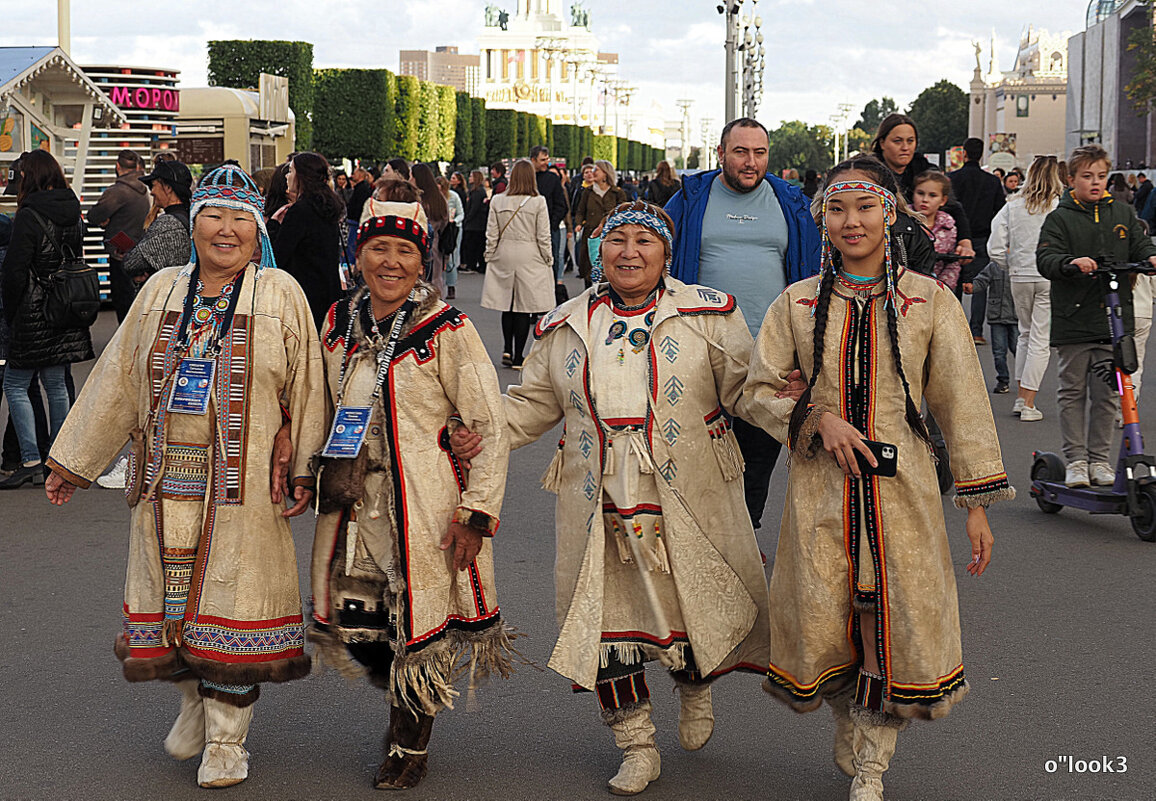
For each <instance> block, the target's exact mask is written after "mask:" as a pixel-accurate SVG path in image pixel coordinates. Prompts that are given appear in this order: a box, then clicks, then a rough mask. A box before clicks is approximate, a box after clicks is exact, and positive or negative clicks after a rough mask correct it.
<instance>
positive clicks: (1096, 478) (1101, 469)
mask: <svg viewBox="0 0 1156 801" xmlns="http://www.w3.org/2000/svg"><path fill="white" fill-rule="evenodd" d="M1090 472H1091V474H1092V476H1091V477H1092V483H1093V484H1095V485H1096V486H1097V487H1110V486H1112V485H1113V484H1115V483H1116V471H1115V470H1113V469H1112V465H1110V464H1108V463H1107V462H1092V468H1091V471H1090Z"/></svg>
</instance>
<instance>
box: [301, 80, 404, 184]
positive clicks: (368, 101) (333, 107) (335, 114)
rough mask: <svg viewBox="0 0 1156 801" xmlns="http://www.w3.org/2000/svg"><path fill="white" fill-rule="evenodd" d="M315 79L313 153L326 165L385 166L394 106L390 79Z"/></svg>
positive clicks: (394, 85) (394, 86)
mask: <svg viewBox="0 0 1156 801" xmlns="http://www.w3.org/2000/svg"><path fill="white" fill-rule="evenodd" d="M314 76H315V77H314V82H315V88H316V98H315V100H314V105H313V115H314V126H313V149H314V150H316V151H317V152H319V153H321V154H322V155H324V156H325V157H326V158H328V159H330V161H338V160H340V159H341V158H342V157H347V158H351V159H368V160H370V161H385V160H386V159H387V158H389V157H390V156H392V155H393V153H392V152H391V148H392V147H393V131H394V106H395V105H396V103H397V79H396V78H395V77H394V75H393V73H392V72H390V71H389V70H361V69H327V70H317V71H316V73H314Z"/></svg>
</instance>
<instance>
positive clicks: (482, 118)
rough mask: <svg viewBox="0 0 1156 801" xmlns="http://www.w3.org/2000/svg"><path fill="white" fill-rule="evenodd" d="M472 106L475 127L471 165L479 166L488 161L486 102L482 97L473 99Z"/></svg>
mask: <svg viewBox="0 0 1156 801" xmlns="http://www.w3.org/2000/svg"><path fill="white" fill-rule="evenodd" d="M470 104H471V105H472V106H473V114H472V115H471V118H472V122H473V125H474V137H473V138H474V150H473V156H472V158H471V159H470V161H469V164H471V165H473V166H479V165H481V164H484V163H485V161H486V136H487V128H486V101H485V100H483V99H482V98H480V97H472V98H470Z"/></svg>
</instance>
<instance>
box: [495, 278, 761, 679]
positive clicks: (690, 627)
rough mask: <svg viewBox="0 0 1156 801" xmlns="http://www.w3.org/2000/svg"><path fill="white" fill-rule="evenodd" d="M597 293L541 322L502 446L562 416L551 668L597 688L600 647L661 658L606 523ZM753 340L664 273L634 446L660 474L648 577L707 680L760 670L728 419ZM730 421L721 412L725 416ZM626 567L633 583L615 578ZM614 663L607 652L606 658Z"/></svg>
mask: <svg viewBox="0 0 1156 801" xmlns="http://www.w3.org/2000/svg"><path fill="white" fill-rule="evenodd" d="M607 293H608V284H598V285H596V286H595V287H593V288H591V289H589V290H587V291H586V292H584V293H583V294H581V295H579V296H578V297H576V298H574V299H572V300H570V301H568V302H566V303H564V304H562V305H561V306H559V307H558V308H557V309H555V310H554V311H552V312H550V314H548V315H547V316H546V317H544V318H542V320H540V321H539V323H538V326H537V329H536V332H535V333H536V336H537V337H538V341H537V343H536V344H535V346H534V348H533V350H532V351H531V352H530V355H529V357H528V358H527V360H526V365H525V369H524V370H523V372H522V384H521V385H520V386H515V387H511V388H510V389H509V391H508V393H507V396H506V415H507V418H508V420H509V426H510V447H511V448H518V447H521V446H523V445H526V444H528V443H530V442H533V441H535V440H537V439H538V438H539V437H541V436H542V435H544V434H545V433H546V432H548V431H549V430H550V429H551V428H553V427H554V426H555V425H556V424H557V423H558V422H559V421H562V420H565V423H566V428H565V436H564V441H563V442H562V443H560V444H559V450H558V452H557V454H556V456H555V457H554V461H553V462H552V463H551V466H550V469H549V470H548V471H547V472H548V477H547V479H546V480H545V484H547V485H548V488H553V489H555V491H557V492H558V501H557V508H556V511H555V526H556V543H557V559H556V562H555V573H554V578H555V612H556V617H557V621H558V625H559V627H560V629H561V631H560V633H559V637H558V641H557V643H556V645H555V647H554V651H553V654H552V656H551V658H550V667H551V668H553V669H554V670H556V671H557V672H558V673H560V674H562V675H563V676H565V677H567V678H569V679H570V680H571V681H573V682H574V683H576V684H578V685H580V686H582V687H585V688H587V689H593V688H594V685H595V681H596V677H597V674H598V669H599V664H600V660H601V659H602V658H603V656H604V649H611V650H613V649H616V648H617V649H619V650H618V651H615V653H618V652H619V651H620V652H621V655H622V656H623V657H625V659H624V661H631V660H633V661H638V660H641V659H642V658H656V657H657V656H658V655H659V652H662V651H665V650H666V649H669V648H670V646H671V642H670V641H666V642H663V641H660V640H659V639H657V632H656V631H654V629H655V624H654V621H653V614H652V612H651V611H650V604H649V601H648V600H647V596H646V594H645V592H644V591H643V588H642V587H641V582H640V581H639V580H638V568H637V566H636V565H633V564H631V565H623V563H622V561H621V559H620V556H619V549H618V548H617V547H616V545H615V543H614V541H613V539H614V537H613V534H612V533H611V532H608V531H607V530H606V526H605V523H604V516H603V513H602V511H603V486H604V481H605V480H606V474H608V473H610V472H611V470H612V469H625V467H621V466H620V465H622V464H624V463H625V462H626V460H625V459H621V458H619V459H617V460H616V461H617V462H619V465H614V468H612V467H611V465H612V461H609V460H608V452H607V450H608V449H607V440H608V436H607V434H606V431H605V429H604V427H603V426H604V421H603V420H602V418H601V416H600V413H599V408H598V403H597V398H595V397H594V395H593V393H592V389H591V388H592V386H593V383H594V382H592V380H591V376H590V362H589V358H590V355H591V353H592V351H593V348H594V347H595V343H599V344H601V343H600V340H602V339H604V338H605V337H606V331H605V330H593V329H592V327H591V326H590V325H589V323H588V320H589V313H590V312H589V310H590V308H591V306H592V304H596V303H604V302H609V298H608V296H607ZM750 345H751V338H750V333H749V332H748V330H747V327H746V323H745V322H744V321H743V318H742V314H741V312H739V311H738V310H737V308H736V306H735V302H734V299H733V298H732V297H730V296H729V295H726V294H724V293H721V292H717V291H716V290H713V289H709V288H707V287H700V286H693V285H687V284H684V283H682V282H681V281H678V280H675V279H672V278H668V279H667V280H666V289H665V291H664V292H663V294H662V295H661V297H659V299H658V302H657V305H656V307H655V309H654V318H653V322H652V326H651V336H650V338H649V343H648V344H647V345H646V346H645V347H646V349H647V350H646V353H647V357H648V361H649V367H648V378H649V382H648V384H645V385H639V386H638V387H637V391H638V392H639V393H641V394H643V395H644V396H645V401H646V403H645V409H646V412H645V418H644V425H643V426H642V428H643V433H642V434H641V435H639V438H638V439H639V441H640V442H639V445H640V447H642V448H644V449H645V452H646V453H647V455H648V460H649V461H650V462H653V464H654V466H655V473H654V479H655V482H656V484H657V488H658V496H659V500H660V506H661V515H662V532H663V534H662V539H663V542H664V546H665V550H666V553H667V554H668V555H669V566H670V573H669V574H666V573H661V572H652V574H651V575H652V576H654V577H656V578H655V590H656V591H657V593H658V597H659V603H660V604H661V605H662V606H663V607H664V608H665V609H674V610H677V611H678V612H679V614H680V616H681V620H682V622H683V623H684V624H685V628H686V631H685V632H679V633H678V634H677V635H674V636H675V637H676V638H677V637H681V642H682V643H684V644H686V645H688V646H689V648H690V649H691V651H692V652H693V655H694V660H695V662H696V664H697V667H698V668H699V670H700V671H701V672H702V673H703V674H708V675H709V674H712V673H722V672H726V671H728V670H732V669H735V668H740V667H741V668H746V669H754V670H760V669H761V667H762V666H763V665H764V664H765V662H766V656H767V649H766V631H767V628H766V626H767V623H766V621H767V606H766V603H767V602H766V579H765V574H764V572H763V567H762V560H761V558H760V555H759V550H758V545H757V543H756V541H755V538H754V532H753V530H752V528H751V522H750V517H749V515H748V514H747V511H746V506H745V504H744V500H743V482H742V469H741V461H740V460H739V457H738V455H737V454H738V447H737V444H735V442H734V434H733V432H731V431H730V425H729V422H727V419H726V416H727V415H730V416H734V415H741V416H743V417H746V415H745V414H744V413H743V409H742V393H741V390H742V385H743V381H744V380H745V378H746V364H747V357H748V354H749V352H750ZM724 413H725V414H724ZM620 569H628V570H629V571H631V576H632V582H631V583H630V584H629V585H623V584H620V583H617V582H616V581H615V577H616V576H619V575H621V578H623V579H625V578H626V576H625V574H619V573H618V572H617V571H618V570H620ZM605 655H606V656H609V654H605Z"/></svg>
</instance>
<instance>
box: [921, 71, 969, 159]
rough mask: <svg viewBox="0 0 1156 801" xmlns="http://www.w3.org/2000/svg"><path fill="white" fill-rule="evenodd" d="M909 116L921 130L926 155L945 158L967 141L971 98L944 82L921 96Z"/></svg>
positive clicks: (931, 87) (930, 88) (925, 91)
mask: <svg viewBox="0 0 1156 801" xmlns="http://www.w3.org/2000/svg"><path fill="white" fill-rule="evenodd" d="M907 114H908V116H910V117H911V119H912V120H914V121H915V125H916V127H917V128H918V130H919V149H920V151H922V152H923V153H937V154H939V163H940V164H943V163H945V162H944V160H943V154H944V153H945V152H946V151H947V150H948V149H950V148H952V147H954V146H956V145H962V144H963V140H964V139H966V138H967V94H966V93H964V91H963V90H962V89H960V88H959V87H958V86H956V85H955V84H953V83H952V82H951V81H948V80H942V81H939V82H938V83H936V84H935V85H934V86H929V87H927V88H926V89H924V90H923V91H922V92H920V93H919V97H917V98H915V100H914V102H912V104H911V106H910V108H908V109H907Z"/></svg>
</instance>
